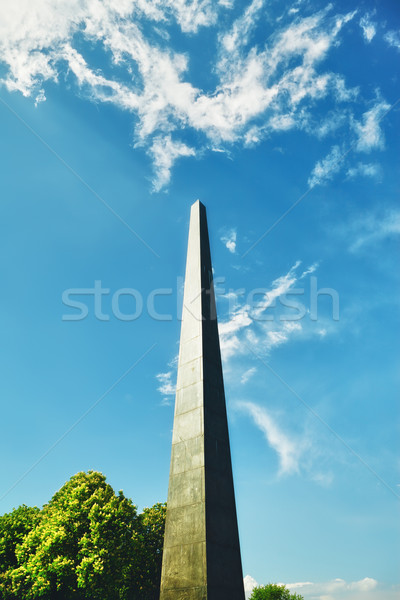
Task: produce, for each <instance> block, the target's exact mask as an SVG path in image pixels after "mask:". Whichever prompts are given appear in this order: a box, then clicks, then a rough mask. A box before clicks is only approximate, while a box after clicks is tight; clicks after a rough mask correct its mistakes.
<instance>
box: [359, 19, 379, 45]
mask: <svg viewBox="0 0 400 600" xmlns="http://www.w3.org/2000/svg"><path fill="white" fill-rule="evenodd" d="M360 27H361V29H362V32H363V36H364V39H365V41H366V42H367V43H368V44H369V43H370V42H371V41H372V39H373V38H374V37H375V35H376V23H373V21H371V16H370V15H369V14H366V15H364V16H363V17H361V19H360Z"/></svg>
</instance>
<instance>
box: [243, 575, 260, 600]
mask: <svg viewBox="0 0 400 600" xmlns="http://www.w3.org/2000/svg"><path fill="white" fill-rule="evenodd" d="M243 583H244V593H245V596H246V600H248V599H249V598H250V596H251V593H252V591H253V589H254V588H255V587H256V586H257V585H258V583H257V581H256V580H255V579H254V577H252V576H251V575H246V576H245V577H244V579H243Z"/></svg>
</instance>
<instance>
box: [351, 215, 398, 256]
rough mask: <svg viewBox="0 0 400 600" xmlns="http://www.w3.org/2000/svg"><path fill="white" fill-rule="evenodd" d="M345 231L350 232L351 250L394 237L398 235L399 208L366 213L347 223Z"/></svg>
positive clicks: (360, 248) (354, 250) (355, 250)
mask: <svg viewBox="0 0 400 600" xmlns="http://www.w3.org/2000/svg"><path fill="white" fill-rule="evenodd" d="M346 232H347V235H348V234H349V233H351V234H352V238H353V241H352V243H351V245H350V251H351V252H357V251H360V250H362V249H364V248H365V247H366V246H371V245H373V244H377V243H379V242H382V241H384V240H386V239H390V238H394V237H396V236H398V235H400V210H397V209H391V210H386V211H381V212H379V213H368V214H366V215H364V216H362V217H361V218H359V219H357V220H355V221H354V222H352V223H351V224H349V225H348V226H347V229H346Z"/></svg>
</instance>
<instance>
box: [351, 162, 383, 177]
mask: <svg viewBox="0 0 400 600" xmlns="http://www.w3.org/2000/svg"><path fill="white" fill-rule="evenodd" d="M358 176H362V177H371V178H372V179H380V177H381V167H380V165H378V164H377V163H361V162H359V163H358V164H357V165H356V166H355V167H350V168H349V169H348V170H347V177H348V178H349V179H354V178H355V177H358Z"/></svg>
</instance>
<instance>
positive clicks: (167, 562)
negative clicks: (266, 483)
mask: <svg viewBox="0 0 400 600" xmlns="http://www.w3.org/2000/svg"><path fill="white" fill-rule="evenodd" d="M160 600H244V590H243V577H242V567H241V560H240V548H239V537H238V532H237V521H236V508H235V498H234V491H233V480H232V469H231V458H230V449H229V435H228V427H227V420H226V409H225V396H224V388H223V377H222V367H221V356H220V348H219V338H218V330H217V321H216V315H215V299H214V290H213V283H212V267H211V258H210V251H209V241H208V231H207V222H206V215H205V208H204V206H203V205H202V204H201V203H200V202H199V201H197V202H196V203H195V204H193V206H192V209H191V217H190V227H189V241H188V253H187V262H186V275H185V290H184V299H183V310H182V326H181V339H180V349H179V362H178V377H177V388H176V400H175V416H174V428H173V436H172V452H171V469H170V480H169V489H168V504H167V518H166V526H165V538H164V551H163V565H162V574H161V593H160Z"/></svg>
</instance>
